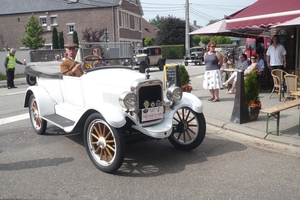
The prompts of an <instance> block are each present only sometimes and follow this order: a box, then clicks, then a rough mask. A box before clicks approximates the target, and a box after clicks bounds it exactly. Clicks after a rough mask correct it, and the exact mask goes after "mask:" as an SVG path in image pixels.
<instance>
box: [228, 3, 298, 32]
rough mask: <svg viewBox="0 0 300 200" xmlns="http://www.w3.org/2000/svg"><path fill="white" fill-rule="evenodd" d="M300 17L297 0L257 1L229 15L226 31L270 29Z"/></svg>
mask: <svg viewBox="0 0 300 200" xmlns="http://www.w3.org/2000/svg"><path fill="white" fill-rule="evenodd" d="M299 16H300V1H299V0H258V1H257V2H255V3H254V4H252V5H250V6H248V7H246V8H244V9H242V10H240V11H238V12H236V13H234V14H232V15H230V16H229V17H230V19H229V20H226V28H227V29H240V28H249V27H270V26H272V25H275V24H278V23H282V22H285V21H288V20H291V19H294V18H296V17H299Z"/></svg>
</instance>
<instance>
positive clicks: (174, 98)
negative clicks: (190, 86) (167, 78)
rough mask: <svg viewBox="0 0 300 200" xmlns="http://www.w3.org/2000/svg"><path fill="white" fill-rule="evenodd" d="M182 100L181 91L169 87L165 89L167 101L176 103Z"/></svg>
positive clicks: (175, 87)
mask: <svg viewBox="0 0 300 200" xmlns="http://www.w3.org/2000/svg"><path fill="white" fill-rule="evenodd" d="M181 98H182V89H181V88H180V87H177V86H171V87H169V88H168V89H167V99H168V100H169V101H171V102H174V103H177V102H178V101H180V100H181Z"/></svg>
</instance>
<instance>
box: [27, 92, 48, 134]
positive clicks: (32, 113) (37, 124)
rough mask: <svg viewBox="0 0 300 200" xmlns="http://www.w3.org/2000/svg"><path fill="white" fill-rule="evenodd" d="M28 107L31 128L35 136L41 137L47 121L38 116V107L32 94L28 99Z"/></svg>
mask: <svg viewBox="0 0 300 200" xmlns="http://www.w3.org/2000/svg"><path fill="white" fill-rule="evenodd" d="M28 107H29V117H30V122H31V125H32V128H33V129H34V131H35V132H36V133H37V134H39V135H43V134H44V133H45V131H46V128H47V121H46V120H44V119H42V118H41V116H40V111H39V107H38V104H37V101H36V98H35V96H34V94H32V95H31V96H30V98H29V106H28Z"/></svg>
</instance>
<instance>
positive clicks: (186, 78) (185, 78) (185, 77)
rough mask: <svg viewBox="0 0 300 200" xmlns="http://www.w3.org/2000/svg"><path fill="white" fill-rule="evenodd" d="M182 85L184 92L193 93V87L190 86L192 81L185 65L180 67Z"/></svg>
mask: <svg viewBox="0 0 300 200" xmlns="http://www.w3.org/2000/svg"><path fill="white" fill-rule="evenodd" d="M179 76H180V84H181V88H182V90H183V91H186V92H191V90H192V89H193V87H192V86H191V85H190V83H191V79H190V75H189V73H188V71H187V70H186V68H185V66H184V65H180V66H179Z"/></svg>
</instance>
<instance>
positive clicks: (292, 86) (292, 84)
mask: <svg viewBox="0 0 300 200" xmlns="http://www.w3.org/2000/svg"><path fill="white" fill-rule="evenodd" d="M284 79H285V83H286V86H287V90H286V96H285V98H284V101H283V102H285V101H286V99H288V98H289V99H297V98H298V97H297V96H294V95H291V93H293V92H297V91H298V76H296V75H293V74H286V75H285V76H284Z"/></svg>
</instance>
